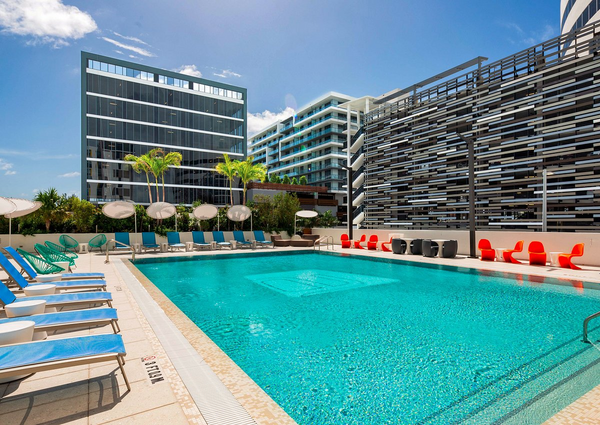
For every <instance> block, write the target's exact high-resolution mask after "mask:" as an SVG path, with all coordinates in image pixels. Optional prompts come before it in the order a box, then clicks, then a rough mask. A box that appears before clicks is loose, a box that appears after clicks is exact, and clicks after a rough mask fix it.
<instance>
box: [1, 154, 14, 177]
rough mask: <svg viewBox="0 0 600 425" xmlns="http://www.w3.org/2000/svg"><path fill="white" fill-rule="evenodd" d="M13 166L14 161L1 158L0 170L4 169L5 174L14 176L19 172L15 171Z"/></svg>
mask: <svg viewBox="0 0 600 425" xmlns="http://www.w3.org/2000/svg"><path fill="white" fill-rule="evenodd" d="M12 167H13V164H12V163H10V162H6V161H5V160H4V159H2V158H0V170H2V171H4V175H5V176H13V175H15V174H17V172H16V171H14V170H13V169H12Z"/></svg>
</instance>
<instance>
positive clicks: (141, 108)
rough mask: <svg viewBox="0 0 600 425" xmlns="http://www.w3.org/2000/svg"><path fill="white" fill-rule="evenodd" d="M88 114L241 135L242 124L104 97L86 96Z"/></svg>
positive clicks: (221, 118)
mask: <svg viewBox="0 0 600 425" xmlns="http://www.w3.org/2000/svg"><path fill="white" fill-rule="evenodd" d="M87 101H88V102H87V112H88V114H94V115H102V116H105V117H110V118H122V119H127V120H134V121H142V122H148V123H156V124H163V125H170V126H174V127H183V128H190V129H194V130H204V131H213V132H215V133H223V134H228V135H236V136H243V135H244V126H243V123H242V122H241V121H233V120H229V119H227V118H224V117H213V116H209V115H200V114H195V113H192V112H182V111H178V110H174V109H167V108H163V107H159V106H151V105H143V104H139V103H131V102H126V101H122V100H116V99H107V98H104V97H96V96H88V97H87Z"/></svg>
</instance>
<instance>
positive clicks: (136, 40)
mask: <svg viewBox="0 0 600 425" xmlns="http://www.w3.org/2000/svg"><path fill="white" fill-rule="evenodd" d="M112 33H113V34H114V35H116V36H117V37H121V38H124V39H125V40H129V41H134V42H136V43H139V44H145V45H146V46H149V44H148V43H146V42H145V41H143V40H140V39H139V38H137V37H130V36H127V35H121V34H119V33H118V32H114V31H113V32H112Z"/></svg>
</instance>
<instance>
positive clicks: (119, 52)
mask: <svg viewBox="0 0 600 425" xmlns="http://www.w3.org/2000/svg"><path fill="white" fill-rule="evenodd" d="M115 52H116V53H118V54H120V55H124V54H125V53H123V52H122V51H120V50H115Z"/></svg>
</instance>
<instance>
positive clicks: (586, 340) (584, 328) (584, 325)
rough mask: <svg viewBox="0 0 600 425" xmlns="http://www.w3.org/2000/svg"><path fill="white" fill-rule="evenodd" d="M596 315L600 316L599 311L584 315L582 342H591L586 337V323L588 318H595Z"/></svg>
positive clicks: (588, 321) (588, 320)
mask: <svg viewBox="0 0 600 425" xmlns="http://www.w3.org/2000/svg"><path fill="white" fill-rule="evenodd" d="M598 316H600V311H599V312H598V313H594V314H592V315H591V316H588V317H586V318H585V320H584V321H583V342H587V343H588V344H591V342H590V340H589V339H588V324H589V323H590V320H592V319H595V318H596V317H598Z"/></svg>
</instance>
